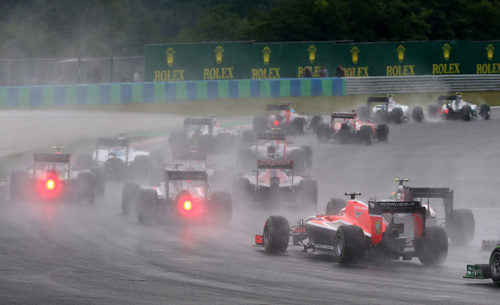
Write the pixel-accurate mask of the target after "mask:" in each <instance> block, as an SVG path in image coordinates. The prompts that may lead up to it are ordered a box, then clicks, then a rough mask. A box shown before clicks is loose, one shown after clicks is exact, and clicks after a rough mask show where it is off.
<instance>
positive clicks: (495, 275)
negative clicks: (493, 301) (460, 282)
mask: <svg viewBox="0 0 500 305" xmlns="http://www.w3.org/2000/svg"><path fill="white" fill-rule="evenodd" d="M464 278H466V279H491V280H492V281H493V283H495V284H496V285H497V286H499V287H500V244H497V245H496V246H495V247H494V248H493V250H492V251H491V254H490V259H489V263H488V264H474V265H467V270H466V273H465V276H464Z"/></svg>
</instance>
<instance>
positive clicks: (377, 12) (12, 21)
mask: <svg viewBox="0 0 500 305" xmlns="http://www.w3.org/2000/svg"><path fill="white" fill-rule="evenodd" d="M499 33H500V1H499V0H478V1H468V0H252V1H248V0H23V1H19V0H2V1H1V2H0V57H2V58H18V57H67V56H70V57H76V56H79V57H96V56H112V55H114V56H124V55H141V54H142V53H143V48H144V45H145V44H148V43H171V42H178V43H182V42H204V41H247V40H252V41H258V42H269V41H308V40H320V41H329V40H346V41H354V42H372V41H403V40H404V41H411V40H453V39H465V40H496V39H498V38H499Z"/></svg>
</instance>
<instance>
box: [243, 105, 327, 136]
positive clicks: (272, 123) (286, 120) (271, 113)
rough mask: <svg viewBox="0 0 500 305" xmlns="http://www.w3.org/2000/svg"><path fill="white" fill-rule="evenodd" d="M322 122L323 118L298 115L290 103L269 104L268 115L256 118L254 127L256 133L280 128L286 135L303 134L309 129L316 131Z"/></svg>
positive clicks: (267, 107)
mask: <svg viewBox="0 0 500 305" xmlns="http://www.w3.org/2000/svg"><path fill="white" fill-rule="evenodd" d="M321 120H322V118H321V116H314V117H312V118H310V117H308V116H305V115H303V114H299V113H296V112H295V110H294V109H293V107H292V106H291V104H290V103H288V104H269V105H267V106H266V115H257V116H254V118H253V124H252V126H253V131H254V132H255V133H259V132H263V131H266V130H271V129H273V128H279V129H280V130H281V132H283V133H286V134H303V133H304V130H305V129H306V128H307V127H309V128H311V129H314V128H315V126H314V125H317V124H318V123H319V122H320V121H321Z"/></svg>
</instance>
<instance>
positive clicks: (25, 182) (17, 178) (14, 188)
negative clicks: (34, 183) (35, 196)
mask: <svg viewBox="0 0 500 305" xmlns="http://www.w3.org/2000/svg"><path fill="white" fill-rule="evenodd" d="M9 192H10V199H12V200H20V199H24V198H26V197H27V196H26V194H27V193H28V192H29V177H28V173H26V172H24V171H19V170H16V171H13V172H12V173H11V174H10V183H9Z"/></svg>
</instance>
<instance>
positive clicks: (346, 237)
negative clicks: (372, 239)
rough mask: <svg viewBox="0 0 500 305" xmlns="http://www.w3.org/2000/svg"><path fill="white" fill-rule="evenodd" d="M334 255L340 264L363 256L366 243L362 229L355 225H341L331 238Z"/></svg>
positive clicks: (352, 261)
mask: <svg viewBox="0 0 500 305" xmlns="http://www.w3.org/2000/svg"><path fill="white" fill-rule="evenodd" d="M333 247H334V254H335V257H336V258H337V259H338V260H339V262H340V263H341V264H351V263H355V262H357V261H359V260H360V259H361V258H363V257H364V256H365V252H366V249H367V247H368V243H367V241H366V239H365V234H364V233H363V229H361V227H359V226H355V225H342V226H340V227H339V228H338V229H337V234H335V237H334V239H333Z"/></svg>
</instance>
